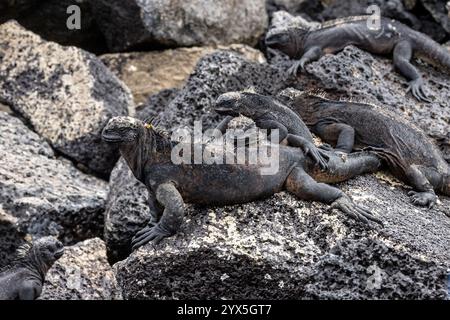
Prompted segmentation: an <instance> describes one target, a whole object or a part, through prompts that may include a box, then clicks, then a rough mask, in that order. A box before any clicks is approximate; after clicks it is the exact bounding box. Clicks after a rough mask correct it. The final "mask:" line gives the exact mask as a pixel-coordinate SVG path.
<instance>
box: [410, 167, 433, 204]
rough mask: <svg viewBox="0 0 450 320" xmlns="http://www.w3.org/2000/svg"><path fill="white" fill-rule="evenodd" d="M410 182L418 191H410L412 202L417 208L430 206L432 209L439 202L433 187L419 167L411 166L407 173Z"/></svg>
mask: <svg viewBox="0 0 450 320" xmlns="http://www.w3.org/2000/svg"><path fill="white" fill-rule="evenodd" d="M405 174H406V177H407V179H408V181H409V182H410V183H411V185H412V186H413V187H414V189H416V190H417V191H410V192H408V195H409V196H410V197H411V202H412V203H413V204H414V205H417V206H428V208H429V209H431V208H432V207H433V206H434V205H435V204H436V201H437V197H436V194H435V193H434V189H433V186H432V185H431V183H430V182H429V181H428V179H427V177H426V176H425V175H424V174H423V173H422V171H420V169H419V168H418V167H417V166H414V165H413V166H410V167H409V168H408V170H407V171H406V172H405Z"/></svg>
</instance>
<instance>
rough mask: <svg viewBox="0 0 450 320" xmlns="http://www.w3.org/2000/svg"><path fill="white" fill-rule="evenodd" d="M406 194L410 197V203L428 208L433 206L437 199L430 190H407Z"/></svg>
mask: <svg viewBox="0 0 450 320" xmlns="http://www.w3.org/2000/svg"><path fill="white" fill-rule="evenodd" d="M408 196H410V197H411V202H412V204H414V205H416V206H423V207H428V209H431V208H433V206H434V205H435V204H436V201H437V197H436V195H435V194H434V193H432V192H416V191H410V192H408Z"/></svg>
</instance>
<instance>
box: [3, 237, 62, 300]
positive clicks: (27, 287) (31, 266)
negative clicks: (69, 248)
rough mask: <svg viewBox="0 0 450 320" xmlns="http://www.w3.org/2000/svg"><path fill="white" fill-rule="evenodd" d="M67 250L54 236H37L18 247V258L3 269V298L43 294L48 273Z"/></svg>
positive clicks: (31, 296) (33, 296) (32, 297)
mask: <svg viewBox="0 0 450 320" xmlns="http://www.w3.org/2000/svg"><path fill="white" fill-rule="evenodd" d="M63 254H64V247H63V245H62V243H61V242H59V241H58V240H57V239H55V238H53V237H45V238H41V239H38V240H36V241H35V242H34V243H33V244H31V245H28V244H27V245H25V246H23V247H21V248H20V250H18V256H17V260H16V261H15V262H14V263H13V264H12V265H11V266H10V267H7V268H6V269H5V270H4V271H2V272H0V300H34V299H36V298H38V297H39V296H40V295H41V292H42V285H43V284H44V281H45V275H46V274H47V271H48V270H49V269H50V267H51V266H52V265H53V264H54V263H55V262H56V261H57V260H58V259H59V258H61V256H62V255H63Z"/></svg>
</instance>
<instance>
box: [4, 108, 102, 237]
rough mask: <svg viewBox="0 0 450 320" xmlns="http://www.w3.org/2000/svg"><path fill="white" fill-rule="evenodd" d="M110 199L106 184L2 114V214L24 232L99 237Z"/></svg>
mask: <svg viewBox="0 0 450 320" xmlns="http://www.w3.org/2000/svg"><path fill="white" fill-rule="evenodd" d="M106 197H107V184H106V183H105V182H103V181H102V180H99V179H96V178H94V177H91V176H88V175H85V174H83V173H81V172H80V171H78V170H77V169H76V168H75V167H74V166H73V165H72V163H70V162H69V161H68V160H65V159H58V158H57V157H56V156H55V154H54V152H53V150H52V149H51V147H50V146H49V145H48V143H47V142H45V140H44V139H42V138H41V137H39V136H38V135H37V134H35V133H34V132H32V131H30V130H29V129H28V128H27V127H26V126H25V125H24V124H23V123H22V122H21V121H20V120H19V119H17V118H15V117H12V116H10V115H8V114H6V113H4V112H0V211H1V210H3V211H4V212H5V213H7V214H9V215H10V216H13V217H14V218H15V222H14V224H17V225H18V227H19V230H20V231H22V232H25V233H29V234H32V235H36V236H46V235H55V236H58V237H59V238H60V239H61V240H63V241H64V242H65V243H71V242H73V241H76V240H79V239H85V238H87V237H92V236H97V235H100V234H101V230H102V226H103V219H104V217H103V212H104V208H105V200H106ZM13 232H14V231H13Z"/></svg>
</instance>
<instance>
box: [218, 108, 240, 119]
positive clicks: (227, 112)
mask: <svg viewBox="0 0 450 320" xmlns="http://www.w3.org/2000/svg"><path fill="white" fill-rule="evenodd" d="M214 111H216V112H217V113H218V114H220V115H229V116H236V117H237V116H238V115H239V114H238V113H237V112H236V111H234V110H233V109H231V108H227V107H215V108H214Z"/></svg>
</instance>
